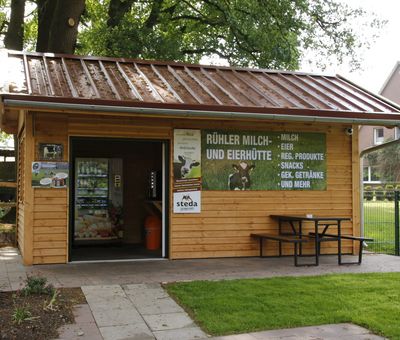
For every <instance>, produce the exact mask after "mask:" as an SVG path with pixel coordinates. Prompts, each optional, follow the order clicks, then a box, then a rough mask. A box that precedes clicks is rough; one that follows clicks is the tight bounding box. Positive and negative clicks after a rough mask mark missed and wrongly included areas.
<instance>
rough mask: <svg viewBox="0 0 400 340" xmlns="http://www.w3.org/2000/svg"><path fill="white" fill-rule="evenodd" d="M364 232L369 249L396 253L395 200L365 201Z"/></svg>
mask: <svg viewBox="0 0 400 340" xmlns="http://www.w3.org/2000/svg"><path fill="white" fill-rule="evenodd" d="M364 234H365V236H366V237H371V238H373V239H374V242H368V245H369V247H368V250H369V251H373V252H378V253H386V254H394V202H389V201H373V202H368V201H364Z"/></svg>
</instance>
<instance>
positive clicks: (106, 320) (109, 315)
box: [92, 306, 143, 327]
mask: <svg viewBox="0 0 400 340" xmlns="http://www.w3.org/2000/svg"><path fill="white" fill-rule="evenodd" d="M92 313H93V316H94V318H95V320H96V323H97V325H98V326H99V327H106V326H122V325H130V324H132V325H134V324H138V323H143V319H142V317H141V316H140V314H139V313H138V312H137V311H136V309H135V308H133V306H131V308H126V309H108V310H103V311H98V310H93V309H92Z"/></svg>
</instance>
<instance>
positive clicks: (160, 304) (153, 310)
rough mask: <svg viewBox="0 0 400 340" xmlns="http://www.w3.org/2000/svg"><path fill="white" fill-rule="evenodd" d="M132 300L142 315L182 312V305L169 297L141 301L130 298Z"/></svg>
mask: <svg viewBox="0 0 400 340" xmlns="http://www.w3.org/2000/svg"><path fill="white" fill-rule="evenodd" d="M132 302H133V304H134V305H135V306H136V308H137V310H138V311H139V313H140V314H142V315H149V314H153V315H154V314H167V313H181V312H183V309H182V307H180V306H179V305H178V304H177V303H176V302H175V301H174V300H172V299H171V298H164V299H156V300H150V301H146V302H143V303H141V301H139V302H138V300H132Z"/></svg>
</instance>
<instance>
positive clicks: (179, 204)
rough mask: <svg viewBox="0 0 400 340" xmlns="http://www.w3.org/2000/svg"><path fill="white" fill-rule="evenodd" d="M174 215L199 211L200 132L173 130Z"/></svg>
mask: <svg viewBox="0 0 400 340" xmlns="http://www.w3.org/2000/svg"><path fill="white" fill-rule="evenodd" d="M173 158H174V160H173V171H174V173H173V175H174V181H173V192H174V213H200V211H201V202H200V201H201V169H202V166H201V131H200V130H193V129H175V130H174V157H173Z"/></svg>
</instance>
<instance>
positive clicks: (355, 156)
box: [351, 125, 361, 254]
mask: <svg viewBox="0 0 400 340" xmlns="http://www.w3.org/2000/svg"><path fill="white" fill-rule="evenodd" d="M352 128H353V135H352V143H351V165H352V166H351V167H352V169H351V172H352V196H353V198H352V202H353V207H352V211H353V216H352V218H353V235H354V236H361V224H360V219H361V217H360V213H361V206H360V204H361V200H360V180H361V179H360V152H359V134H358V128H359V126H358V125H353V126H352ZM358 247H359V242H353V253H354V254H357V253H358V250H359V249H358Z"/></svg>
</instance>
